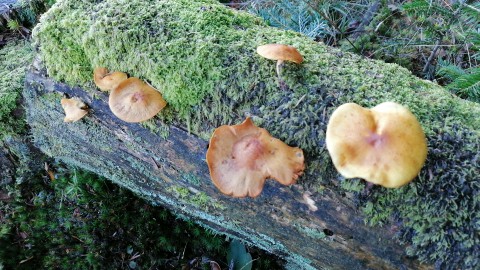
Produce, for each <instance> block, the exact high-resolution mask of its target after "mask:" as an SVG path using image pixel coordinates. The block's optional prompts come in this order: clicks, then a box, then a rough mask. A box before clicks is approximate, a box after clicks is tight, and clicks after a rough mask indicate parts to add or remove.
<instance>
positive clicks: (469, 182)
mask: <svg viewBox="0 0 480 270" xmlns="http://www.w3.org/2000/svg"><path fill="white" fill-rule="evenodd" d="M327 7H328V6H326V7H324V9H323V10H325V12H324V11H322V13H321V14H323V15H324V16H320V17H322V18H323V17H325V14H332V15H331V16H330V17H328V18H331V19H330V21H332V22H334V24H335V26H332V27H331V28H330V29H334V30H335V31H337V32H335V31H333V30H332V31H331V32H333V34H331V35H330V36H329V38H330V39H331V40H334V41H335V42H336V43H337V44H339V45H342V46H346V47H349V46H351V47H352V48H353V47H356V48H358V46H357V45H355V44H360V43H359V42H361V41H362V40H361V38H360V39H359V40H358V41H352V40H350V42H346V41H344V38H346V37H347V34H346V33H344V32H340V33H338V29H341V27H344V26H342V25H344V23H342V22H343V21H344V19H342V18H343V17H342V16H340V15H341V14H343V13H342V12H340V10H339V8H338V7H336V6H330V7H331V9H326V8H327ZM327 11H328V12H327ZM129 14H136V15H135V16H130V15H129ZM382 14H383V13H382ZM382 14H381V15H382ZM114 15H115V16H114ZM117 15H121V16H117ZM383 15H385V14H383ZM332 16H333V17H332ZM114 17H115V18H120V17H121V18H122V19H121V20H119V19H115V20H114V19H112V18H114ZM54 18H55V19H54ZM332 18H333V19H332ZM375 18H376V19H379V17H374V19H375ZM127 26H128V27H127ZM399 27H400V26H399ZM125 29H129V30H125ZM389 29H390V28H389ZM390 30H392V29H390ZM374 34H375V32H373V33H372V35H374ZM390 35H394V33H393V32H390ZM35 38H36V41H37V42H38V44H39V45H40V48H41V52H42V57H43V59H44V61H45V64H46V65H47V67H48V69H49V71H50V75H51V76H53V77H55V78H56V79H58V80H63V81H67V82H68V83H71V84H82V85H89V84H91V82H90V77H91V72H92V69H93V67H95V66H98V65H102V66H107V67H109V68H112V69H116V70H122V71H126V72H128V73H130V74H131V75H133V76H139V77H142V78H144V79H146V80H147V81H150V82H151V83H152V84H153V85H154V86H155V87H157V88H158V89H160V90H161V91H162V94H164V96H165V98H166V99H167V101H168V102H169V104H171V105H172V106H171V111H170V113H169V115H171V116H172V115H176V117H175V118H176V120H175V121H177V122H179V123H180V124H181V125H184V126H187V127H189V128H190V130H192V131H193V132H194V133H195V134H198V135H200V136H202V137H204V138H208V137H209V135H210V132H211V130H212V129H213V128H214V127H216V126H218V125H220V124H225V123H233V122H237V123H238V122H240V121H241V119H242V118H243V114H244V113H246V112H247V113H249V114H251V115H253V117H254V120H255V121H256V122H257V123H259V124H260V125H261V126H262V127H264V128H266V129H267V130H269V131H270V132H271V133H272V134H273V135H274V136H276V137H278V138H281V139H282V140H284V141H286V142H287V143H289V144H293V145H297V146H300V147H301V148H302V149H303V150H304V151H305V153H306V156H307V158H308V159H307V163H308V164H311V166H308V170H307V172H306V176H305V177H303V178H302V182H301V184H303V185H305V186H306V187H316V186H319V185H324V186H333V185H336V183H335V182H330V180H328V179H335V178H339V177H338V174H337V173H336V172H335V171H334V169H333V166H332V164H331V162H330V159H329V156H328V153H326V151H324V131H325V128H326V124H327V122H328V115H330V114H331V112H332V111H333V110H334V109H335V108H336V107H337V106H339V105H340V104H342V103H345V102H356V103H358V104H360V105H362V106H367V107H371V106H374V105H376V104H378V103H380V102H383V101H395V102H398V103H401V104H404V105H406V106H408V107H409V109H410V110H412V112H413V113H414V114H415V115H416V116H417V117H418V118H419V120H420V122H421V123H422V126H423V127H424V129H425V132H426V134H427V137H428V141H429V151H430V153H429V156H428V161H427V164H426V166H425V168H424V169H423V170H422V172H421V173H420V176H419V177H418V179H417V180H415V182H414V183H412V184H410V185H408V186H407V187H404V188H401V189H397V190H384V189H375V193H374V195H370V196H368V197H365V198H363V197H361V196H362V193H361V192H358V191H359V190H360V188H361V187H360V186H359V185H356V184H350V185H349V184H344V185H342V186H344V187H345V188H352V189H353V190H355V191H356V192H357V193H356V194H357V196H358V197H361V198H360V199H359V200H358V201H359V203H360V206H361V207H363V208H364V209H365V213H366V214H367V220H368V221H370V222H371V223H377V224H378V223H385V222H396V223H398V224H399V225H400V228H401V229H400V231H399V237H400V239H402V240H403V241H405V242H407V243H408V244H410V245H411V246H410V248H409V252H411V254H412V255H416V256H419V257H420V258H421V259H422V260H424V261H428V262H435V263H436V264H437V265H452V264H453V265H458V266H459V267H474V266H476V265H478V261H477V260H476V259H475V258H476V257H478V256H476V255H477V252H478V251H477V250H476V249H475V248H476V246H478V244H479V243H478V238H475V237H473V236H474V235H475V234H476V233H478V230H479V228H478V216H476V214H475V213H478V212H479V209H480V202H479V199H478V196H479V195H478V193H475V189H474V187H475V186H477V185H478V182H476V181H475V179H476V178H475V177H476V175H478V174H479V173H480V172H479V168H480V166H479V165H478V160H479V158H478V153H479V151H478V149H479V145H480V142H479V137H480V134H479V131H480V118H478V115H479V111H480V109H479V107H478V104H475V103H470V102H466V101H462V100H460V99H458V98H456V97H452V96H451V95H449V94H448V93H446V92H445V90H444V89H443V88H441V87H439V86H437V85H435V84H434V83H430V82H427V81H423V80H420V79H417V78H415V77H414V76H413V75H412V74H411V73H410V72H408V71H407V70H405V69H403V68H401V67H399V66H397V65H394V64H385V63H383V62H380V61H372V60H366V59H364V58H362V57H360V56H357V55H354V54H351V53H348V52H341V51H339V50H336V49H332V48H330V47H326V46H324V45H321V44H318V43H315V42H313V41H311V40H310V39H307V38H305V37H304V36H302V35H299V34H297V33H294V32H291V31H283V30H279V29H276V28H269V27H267V26H266V25H265V24H264V23H262V22H261V21H260V20H258V19H257V18H255V17H252V16H250V15H248V14H245V13H237V12H235V11H233V10H231V9H226V8H224V7H223V6H221V5H219V4H217V3H216V2H215V1H207V0H205V1H195V2H193V3H192V2H191V1H188V3H187V2H186V1H182V0H178V1H167V2H160V3H159V2H155V3H154V2H152V1H147V0H137V1H130V2H129V5H124V4H121V1H120V0H108V1H103V2H101V3H98V4H97V3H96V2H95V3H94V2H88V1H64V2H62V3H60V5H58V6H57V7H56V8H55V9H52V10H51V11H50V12H48V14H47V15H46V16H45V17H44V18H43V21H42V23H41V24H40V25H39V27H37V28H36V30H35ZM199 41H202V42H199ZM272 42H276V43H288V44H291V45H294V46H296V47H297V48H298V49H299V50H300V51H301V52H302V53H303V55H304V57H305V59H306V61H305V62H304V63H303V64H302V65H300V66H296V65H294V64H287V65H286V66H285V69H284V80H285V83H286V88H287V89H286V90H279V89H278V84H277V80H276V76H275V64H274V63H273V62H272V61H268V60H265V59H262V58H260V57H258V56H257V55H256V53H255V48H256V47H257V46H258V45H260V44H265V43H272ZM198 44H201V46H198ZM366 44H373V43H372V42H371V41H369V42H367V43H366ZM378 46H380V47H382V46H384V45H381V44H380V45H378ZM364 48H365V52H366V51H369V50H367V46H366V45H365V46H364ZM138 52H141V53H140V57H138V56H137V55H138V54H139V53H138ZM113 55H115V57H112V56H113ZM385 55H387V53H386V52H385ZM59 59H60V60H59ZM332 78H333V79H332ZM420 97H421V98H420ZM203 104H208V106H204V105H203ZM169 119H170V118H168V117H167V120H169ZM445 136H454V138H456V137H457V136H460V137H461V139H462V141H456V140H454V141H449V140H446V139H444V138H445ZM439 138H440V139H439ZM453 149H455V151H453ZM62 151H68V150H60V151H59V152H58V150H57V152H56V153H59V154H60V155H64V153H63V152H62ZM447 157H448V158H447ZM79 160H81V158H79ZM446 164H447V165H446ZM446 168H448V171H445V170H447V169H446ZM450 170H452V171H451V172H450ZM318 175H325V176H330V177H325V179H318V177H316V176H318ZM339 179H341V178H339ZM341 181H343V180H341ZM427 187H431V188H427ZM419 190H421V191H422V192H423V194H421V195H418V194H419V193H418V191H419ZM445 190H449V191H450V193H446V192H445ZM452 201H453V202H455V204H456V205H457V206H462V207H461V209H464V210H465V213H470V214H459V213H458V210H456V208H455V207H453V206H451V204H452ZM400 204H401V206H399V205H400ZM439 209H444V210H443V211H438V210H439ZM419 217H421V219H420V218H419ZM453 231H455V233H451V232H453ZM468 237H469V238H468ZM470 239H473V240H470ZM452 254H454V255H452Z"/></svg>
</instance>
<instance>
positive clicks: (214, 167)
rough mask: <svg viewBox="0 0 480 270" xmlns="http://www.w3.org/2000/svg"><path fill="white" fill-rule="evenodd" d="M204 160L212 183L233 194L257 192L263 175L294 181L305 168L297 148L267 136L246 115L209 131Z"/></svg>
mask: <svg viewBox="0 0 480 270" xmlns="http://www.w3.org/2000/svg"><path fill="white" fill-rule="evenodd" d="M207 163H208V168H209V170H210V177H211V178H212V181H213V183H214V184H215V186H216V187H217V188H218V189H219V190H220V191H221V192H222V193H224V194H226V195H230V196H233V197H245V196H250V197H256V196H258V195H259V194H260V192H261V191H262V189H263V185H264V184H265V180H266V179H267V178H272V179H275V180H277V181H278V182H280V183H281V184H283V185H291V184H294V183H295V182H296V180H297V178H298V177H299V176H300V175H302V173H303V170H304V168H305V165H304V157H303V151H302V150H301V149H300V148H298V147H290V146H288V145H287V144H285V143H284V142H282V141H280V140H279V139H276V138H273V137H271V136H270V134H269V133H268V131H267V130H265V129H263V128H259V127H257V126H255V124H253V122H252V120H251V119H250V118H247V119H246V120H245V121H244V122H243V123H242V124H239V125H233V126H227V125H224V126H221V127H219V128H217V129H216V130H215V131H214V132H213V135H212V138H211V139H210V145H209V147H208V150H207Z"/></svg>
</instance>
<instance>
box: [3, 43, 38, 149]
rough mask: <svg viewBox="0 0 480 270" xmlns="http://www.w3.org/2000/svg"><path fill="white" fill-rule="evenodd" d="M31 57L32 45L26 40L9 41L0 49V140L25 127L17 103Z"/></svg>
mask: <svg viewBox="0 0 480 270" xmlns="http://www.w3.org/2000/svg"><path fill="white" fill-rule="evenodd" d="M32 59H33V51H32V47H31V46H30V43H28V42H26V41H16V42H10V43H8V44H7V45H6V46H5V47H3V48H1V49H0V141H2V140H3V139H4V138H5V136H7V135H14V134H18V133H20V132H22V131H23V130H24V128H25V121H24V120H23V116H22V113H21V111H20V110H19V108H18V104H19V100H20V97H21V93H22V89H23V82H24V79H25V72H26V71H27V68H28V66H29V65H30V63H31V62H32Z"/></svg>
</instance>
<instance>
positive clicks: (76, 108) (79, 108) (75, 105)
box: [60, 97, 88, 122]
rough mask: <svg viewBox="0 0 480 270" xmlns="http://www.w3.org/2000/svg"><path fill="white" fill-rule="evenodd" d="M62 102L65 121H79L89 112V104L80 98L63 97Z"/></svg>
mask: <svg viewBox="0 0 480 270" xmlns="http://www.w3.org/2000/svg"><path fill="white" fill-rule="evenodd" d="M60 103H61V104H62V107H63V110H64V111H65V118H64V119H63V122H75V121H78V120H80V119H81V118H82V117H84V116H85V115H86V114H87V113H88V111H87V110H86V108H87V105H85V103H83V101H81V100H80V99H79V98H76V97H74V98H62V99H61V100H60Z"/></svg>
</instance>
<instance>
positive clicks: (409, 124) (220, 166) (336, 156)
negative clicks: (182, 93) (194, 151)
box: [61, 44, 427, 197]
mask: <svg viewBox="0 0 480 270" xmlns="http://www.w3.org/2000/svg"><path fill="white" fill-rule="evenodd" d="M257 53H258V54H259V55H261V56H262V57H265V58H267V59H271V60H276V61H277V67H276V71H277V76H278V79H279V81H281V69H282V66H283V63H284V62H285V61H290V62H294V63H296V64H300V63H302V62H303V57H302V55H301V54H300V53H299V52H298V50H297V49H296V48H294V47H292V46H289V45H283V44H267V45H262V46H259V47H258V48H257ZM94 81H95V84H96V85H97V86H98V87H99V88H100V89H101V90H102V91H111V93H110V97H109V106H110V109H111V110H112V112H113V114H115V115H116V116H117V117H118V118H120V119H122V120H124V121H127V122H142V121H145V120H147V119H150V118H152V117H154V116H155V115H156V114H157V113H158V112H160V110H162V109H163V108H164V107H165V106H166V104H167V103H166V101H165V100H164V99H163V98H162V95H161V94H160V93H159V91H158V90H156V89H155V88H153V87H152V86H150V85H149V84H147V83H145V82H144V81H142V80H140V79H138V78H134V77H132V78H127V75H126V74H125V73H123V72H109V71H108V70H107V69H106V68H96V69H95V71H94ZM61 104H62V106H63V107H64V109H65V114H66V117H65V122H73V121H77V120H78V119H80V118H82V117H83V116H84V115H85V114H87V110H86V106H85V104H84V103H83V102H82V101H81V100H79V99H77V98H72V99H62V101H61ZM326 146H327V149H328V152H329V154H330V156H331V158H332V161H333V164H334V166H335V168H336V169H337V170H338V172H339V173H340V174H341V175H342V176H344V177H345V178H363V179H365V180H366V181H368V182H371V183H373V184H378V185H382V186H384V187H388V188H396V187H401V186H403V185H405V184H407V183H409V182H410V181H412V180H413V179H414V178H415V177H416V176H417V174H418V173H419V171H420V169H421V168H422V166H423V164H424V163H425V160H426V157H427V143H426V137H425V134H424V132H423V130H422V127H421V126H420V123H419V122H418V120H417V119H416V118H415V116H414V115H413V114H412V113H411V112H410V111H409V110H408V109H407V108H405V107H403V106H402V105H400V104H397V103H394V102H385V103H381V104H379V105H377V106H375V107H373V108H371V109H367V108H363V107H361V106H359V105H357V104H355V103H346V104H343V105H341V106H340V107H338V108H337V109H336V110H335V111H334V112H333V114H332V115H331V117H330V120H329V123H328V125H327V130H326ZM206 161H207V164H208V168H209V171H210V176H211V179H212V181H213V183H214V185H215V186H216V187H217V188H218V189H219V190H220V191H221V192H222V193H224V194H226V195H229V196H232V197H247V196H249V197H256V196H258V195H259V194H260V193H261V191H262V189H263V186H264V184H265V181H266V180H267V179H274V180H276V181H278V182H279V183H281V184H283V185H292V184H294V183H295V182H296V181H297V179H298V178H299V177H300V176H301V175H302V174H303V171H304V169H305V164H304V156H303V151H302V150H301V149H300V148H298V147H290V146H288V145H287V144H285V143H284V142H282V141H280V140H279V139H276V138H273V137H272V136H271V135H270V134H269V133H268V131H267V130H265V129H263V128H259V127H257V126H255V124H254V123H253V121H252V120H251V119H250V118H248V117H247V119H246V120H245V121H244V122H243V123H241V124H238V125H232V126H229V125H224V126H220V127H218V128H217V129H215V131H214V132H213V135H212V137H211V139H210V144H209V148H208V150H207V154H206Z"/></svg>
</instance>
